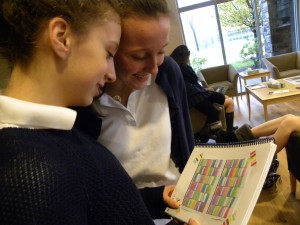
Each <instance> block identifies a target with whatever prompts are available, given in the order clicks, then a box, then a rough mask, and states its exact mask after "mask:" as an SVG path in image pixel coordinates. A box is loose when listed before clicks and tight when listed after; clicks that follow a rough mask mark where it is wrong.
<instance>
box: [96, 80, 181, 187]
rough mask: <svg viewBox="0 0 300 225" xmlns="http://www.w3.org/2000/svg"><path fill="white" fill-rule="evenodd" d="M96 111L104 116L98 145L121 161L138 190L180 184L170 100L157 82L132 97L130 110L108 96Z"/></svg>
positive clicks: (103, 98)
mask: <svg viewBox="0 0 300 225" xmlns="http://www.w3.org/2000/svg"><path fill="white" fill-rule="evenodd" d="M94 108H95V110H96V111H98V112H99V113H100V114H101V115H104V117H103V124H102V129H101V134H100V137H99V139H98V141H99V142H100V143H102V144H103V145H104V146H106V147H107V148H108V149H109V150H111V151H112V153H113V154H114V155H115V156H116V157H117V158H118V160H119V161H120V162H121V164H122V165H123V167H124V168H125V170H126V171H127V172H128V174H129V175H130V176H131V178H132V179H133V181H134V183H135V184H136V185H137V187H138V188H143V187H157V186H162V185H169V184H174V183H176V181H177V179H178V177H179V171H178V169H177V168H176V167H175V165H174V163H173V161H172V160H171V159H170V154H171V124H170V115H169V107H168V100H167V96H166V95H165V94H164V93H163V91H162V90H161V89H160V87H159V86H158V85H157V84H156V83H155V80H154V79H150V80H149V84H148V86H146V87H145V88H144V89H142V90H138V91H134V92H132V93H131V95H130V96H129V99H128V105H127V107H124V106H123V105H122V104H121V103H119V102H117V101H115V100H114V99H113V98H112V97H111V96H109V95H107V94H104V95H103V96H102V97H101V98H100V99H99V100H98V101H97V102H95V103H94Z"/></svg>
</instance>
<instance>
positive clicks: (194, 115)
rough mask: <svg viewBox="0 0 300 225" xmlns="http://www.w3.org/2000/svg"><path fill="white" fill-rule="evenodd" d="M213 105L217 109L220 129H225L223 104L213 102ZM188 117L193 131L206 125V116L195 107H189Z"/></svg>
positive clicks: (197, 130) (196, 131)
mask: <svg viewBox="0 0 300 225" xmlns="http://www.w3.org/2000/svg"><path fill="white" fill-rule="evenodd" d="M213 106H214V107H215V108H216V109H217V110H218V111H219V120H220V121H221V125H222V129H223V130H226V118H225V108H224V105H220V104H218V103H213ZM190 118H191V123H192V129H193V133H194V134H195V133H199V132H201V131H202V130H203V129H204V128H205V126H206V119H207V116H206V115H204V114H203V113H202V112H200V111H199V110H197V109H195V108H191V109H190Z"/></svg>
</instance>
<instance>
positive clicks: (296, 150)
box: [285, 132, 300, 194]
mask: <svg viewBox="0 0 300 225" xmlns="http://www.w3.org/2000/svg"><path fill="white" fill-rule="evenodd" d="M285 149H286V155H287V161H288V169H289V172H290V185H291V193H292V194H296V187H297V180H298V181H300V132H294V133H292V134H291V136H290V139H289V141H288V144H287V145H286V146H285Z"/></svg>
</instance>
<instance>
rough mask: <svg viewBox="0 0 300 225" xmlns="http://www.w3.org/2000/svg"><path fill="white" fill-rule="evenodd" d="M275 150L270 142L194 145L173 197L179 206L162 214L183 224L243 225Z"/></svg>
mask: <svg viewBox="0 0 300 225" xmlns="http://www.w3.org/2000/svg"><path fill="white" fill-rule="evenodd" d="M275 150H276V145H275V144H274V141H273V139H272V138H263V139H256V140H252V141H247V142H237V143H229V144H199V145H197V146H196V147H195V149H194V150H193V152H192V154H191V156H190V158H189V160H188V162H187V165H186V167H185V168H184V170H183V173H182V174H181V176H180V178H179V180H178V183H177V185H176V188H175V190H174V192H173V194H172V197H173V198H174V199H176V200H177V201H180V202H181V206H180V207H179V208H178V209H171V208H167V209H166V210H165V212H166V213H167V214H169V215H170V216H172V217H174V218H176V219H178V220H181V221H184V222H186V223H187V222H188V220H189V218H195V219H197V220H198V221H199V222H200V223H201V224H203V225H229V224H230V225H246V224H247V223H248V221H249V218H250V216H251V213H252V211H253V209H254V207H255V204H256V202H257V199H258V197H259V194H260V192H261V190H262V187H263V184H264V181H265V179H266V176H267V173H268V171H269V168H270V165H271V162H272V160H273V156H274V153H275Z"/></svg>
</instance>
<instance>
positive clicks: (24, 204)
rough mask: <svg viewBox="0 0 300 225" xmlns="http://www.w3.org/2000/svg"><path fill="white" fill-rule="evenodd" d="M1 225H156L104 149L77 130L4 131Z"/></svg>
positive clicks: (0, 148) (0, 172)
mask: <svg viewBox="0 0 300 225" xmlns="http://www.w3.org/2000/svg"><path fill="white" fill-rule="evenodd" d="M0 143H1V144H0V224H1V225H17V224H20V225H21V224H22V225H24V224H26V225H37V224H39V225H54V224H57V225H77V224H78V225H94V224H95V225H96V224H102V225H103V224H107V225H108V224H109V225H111V224H122V225H123V224H131V225H137V224H153V221H152V218H151V217H150V215H149V213H148V211H147V209H146V207H145V205H144V203H143V200H142V198H141V196H140V194H139V192H138V190H137V189H136V187H135V185H134V184H133V182H132V181H131V179H130V177H129V176H128V174H127V173H126V172H125V171H124V169H123V168H122V166H121V165H120V163H119V162H118V161H117V159H116V158H115V157H114V156H113V154H112V153H111V152H109V151H108V150H107V149H106V148H104V147H103V146H101V145H100V144H98V143H97V142H96V141H95V140H93V139H92V138H90V137H88V136H86V135H84V134H82V133H81V132H79V131H77V130H71V131H62V130H53V129H43V130H40V129H35V130H33V129H24V128H4V129H0Z"/></svg>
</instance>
